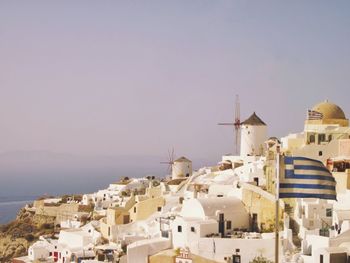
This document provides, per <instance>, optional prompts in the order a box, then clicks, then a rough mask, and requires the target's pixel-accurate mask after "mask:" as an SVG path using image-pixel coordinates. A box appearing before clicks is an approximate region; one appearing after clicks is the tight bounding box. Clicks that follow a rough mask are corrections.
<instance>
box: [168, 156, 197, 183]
mask: <svg viewBox="0 0 350 263" xmlns="http://www.w3.org/2000/svg"><path fill="white" fill-rule="evenodd" d="M191 175H192V162H191V161H190V160H188V159H185V158H180V159H178V160H175V161H174V163H173V165H172V175H171V178H172V179H178V178H185V177H189V176H191Z"/></svg>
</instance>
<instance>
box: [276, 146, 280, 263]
mask: <svg viewBox="0 0 350 263" xmlns="http://www.w3.org/2000/svg"><path fill="white" fill-rule="evenodd" d="M275 189H276V204H275V205H276V212H275V215H276V218H275V263H279V240H280V239H279V192H280V153H279V150H277V156H276V180H275Z"/></svg>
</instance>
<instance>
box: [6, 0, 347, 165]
mask: <svg viewBox="0 0 350 263" xmlns="http://www.w3.org/2000/svg"><path fill="white" fill-rule="evenodd" d="M349 12H350V2H349V1H301V0H300V1H205V0H200V1H199V0H193V1H188V0H183V1H164V0H159V1H153V0H151V1H89V0H84V1H68V0H61V1H44V0H43V1H35V0H33V1H16V0H8V1H6V0H4V1H1V2H0V134H1V136H0V138H1V139H0V152H2V153H6V152H16V151H20V152H21V151H49V152H53V153H67V154H72V155H84V156H86V155H88V156H102V155H103V156H134V155H137V156H140V155H141V156H159V157H160V158H164V159H166V158H167V152H168V149H170V148H171V147H174V148H175V153H176V155H177V156H181V155H185V156H187V157H188V158H190V159H196V158H198V159H200V158H202V159H205V160H208V161H210V162H214V161H218V160H219V159H220V156H221V155H222V154H225V153H229V152H232V151H233V147H234V146H233V144H234V138H233V130H232V129H231V127H221V126H218V125H217V123H218V122H223V121H224V122H228V121H231V120H233V116H234V102H235V95H236V94H238V95H239V97H240V107H241V119H242V120H244V119H245V118H247V117H249V115H250V114H252V113H253V112H254V111H255V112H256V113H257V114H258V115H259V117H261V119H263V120H264V121H265V122H266V123H267V125H268V133H269V135H270V136H278V137H281V136H284V135H287V134H288V133H291V132H298V131H301V130H302V128H303V123H304V120H305V116H306V110H307V109H308V108H312V106H313V105H315V104H316V103H318V102H320V101H323V100H325V99H328V100H330V101H332V102H334V103H336V104H338V105H339V106H340V107H342V109H343V110H344V112H345V114H346V115H347V116H348V117H349V116H350V104H349V103H348V102H349V82H350V74H349V68H350V16H349Z"/></svg>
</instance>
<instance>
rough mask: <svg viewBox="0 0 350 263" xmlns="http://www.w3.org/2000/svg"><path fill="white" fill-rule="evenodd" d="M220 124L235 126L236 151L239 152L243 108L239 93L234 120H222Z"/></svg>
mask: <svg viewBox="0 0 350 263" xmlns="http://www.w3.org/2000/svg"><path fill="white" fill-rule="evenodd" d="M218 125H222V126H233V127H234V129H233V133H234V136H235V153H236V154H238V148H239V142H240V140H239V139H240V137H239V136H240V134H239V130H240V129H241V110H240V103H239V96H238V95H236V99H235V111H234V122H220V123H218Z"/></svg>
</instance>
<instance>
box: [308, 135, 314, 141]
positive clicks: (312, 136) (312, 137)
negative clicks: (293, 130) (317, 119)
mask: <svg viewBox="0 0 350 263" xmlns="http://www.w3.org/2000/svg"><path fill="white" fill-rule="evenodd" d="M309 142H310V143H314V142H315V135H313V134H311V135H310V137H309Z"/></svg>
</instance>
